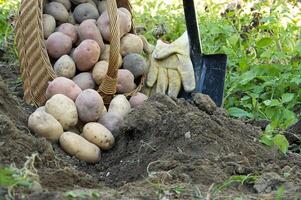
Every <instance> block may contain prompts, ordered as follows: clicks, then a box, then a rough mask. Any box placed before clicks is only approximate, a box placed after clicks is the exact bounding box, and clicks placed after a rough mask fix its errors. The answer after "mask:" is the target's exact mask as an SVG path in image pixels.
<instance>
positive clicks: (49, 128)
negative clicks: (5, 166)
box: [28, 110, 64, 141]
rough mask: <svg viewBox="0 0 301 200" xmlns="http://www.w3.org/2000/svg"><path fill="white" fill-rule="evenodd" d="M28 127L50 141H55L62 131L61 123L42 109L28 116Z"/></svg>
mask: <svg viewBox="0 0 301 200" xmlns="http://www.w3.org/2000/svg"><path fill="white" fill-rule="evenodd" d="M28 127H29V129H30V130H31V131H33V132H34V133H35V134H37V135H39V136H42V137H45V138H46V139H48V140H50V141H57V140H58V139H59V138H60V136H61V135H62V134H63V132H64V130H63V127H62V125H61V124H60V123H59V122H58V121H57V120H56V119H55V118H54V117H53V116H52V115H50V114H48V113H46V112H45V111H42V110H39V111H35V112H34V113H32V114H31V115H30V116H29V118H28Z"/></svg>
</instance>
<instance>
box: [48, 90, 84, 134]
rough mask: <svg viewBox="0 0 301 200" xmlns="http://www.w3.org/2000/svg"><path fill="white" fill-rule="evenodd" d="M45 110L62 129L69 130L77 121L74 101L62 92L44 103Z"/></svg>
mask: <svg viewBox="0 0 301 200" xmlns="http://www.w3.org/2000/svg"><path fill="white" fill-rule="evenodd" d="M45 109H46V112H47V113H49V114H50V115H52V116H53V117H54V118H55V119H56V120H57V121H58V122H59V123H60V124H61V125H62V126H63V129H64V130H69V129H70V128H72V127H74V126H75V125H76V124H77V122H78V114H77V110H76V106H75V103H74V102H73V101H72V100H71V99H70V98H68V97H66V96H65V95H63V94H56V95H54V96H53V97H51V98H50V99H49V100H48V101H47V102H46V104H45Z"/></svg>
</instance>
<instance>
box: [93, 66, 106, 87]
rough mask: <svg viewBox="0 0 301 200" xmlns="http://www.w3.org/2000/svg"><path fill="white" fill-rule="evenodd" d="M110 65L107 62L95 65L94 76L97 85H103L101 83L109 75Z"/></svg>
mask: <svg viewBox="0 0 301 200" xmlns="http://www.w3.org/2000/svg"><path fill="white" fill-rule="evenodd" d="M108 66H109V63H107V62H106V61H99V62H98V63H96V64H95V66H94V67H93V71H92V76H93V79H94V81H95V82H96V84H97V85H100V84H101V81H102V80H103V79H104V77H105V76H106V74H107V71H108Z"/></svg>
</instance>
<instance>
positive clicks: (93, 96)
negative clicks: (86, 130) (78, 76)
mask: <svg viewBox="0 0 301 200" xmlns="http://www.w3.org/2000/svg"><path fill="white" fill-rule="evenodd" d="M75 104H76V108H77V110H78V115H79V119H80V120H81V121H82V122H85V123H87V122H95V121H97V120H98V119H99V117H100V115H101V114H102V111H103V107H104V103H103V100H102V97H101V96H100V95H99V94H98V92H96V91H95V90H92V89H86V90H84V91H82V92H81V93H80V94H79V95H78V97H77V98H76V101H75Z"/></svg>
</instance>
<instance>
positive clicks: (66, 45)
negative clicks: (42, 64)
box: [46, 32, 72, 59]
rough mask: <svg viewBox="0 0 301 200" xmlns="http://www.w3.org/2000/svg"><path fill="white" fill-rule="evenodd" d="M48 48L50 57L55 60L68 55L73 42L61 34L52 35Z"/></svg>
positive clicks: (47, 44)
mask: <svg viewBox="0 0 301 200" xmlns="http://www.w3.org/2000/svg"><path fill="white" fill-rule="evenodd" d="M46 48H47V52H48V55H49V56H50V57H52V58H54V59H58V58H60V57H61V56H62V55H65V54H68V53H69V52H70V50H71V48H72V40H71V38H70V37H69V36H67V35H65V34H64V33H61V32H55V33H52V34H51V35H50V36H49V37H48V39H47V41H46Z"/></svg>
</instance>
